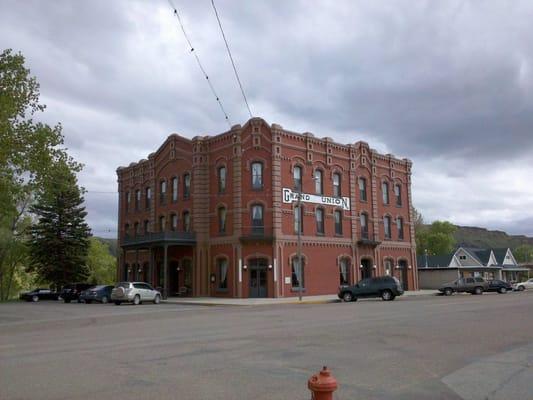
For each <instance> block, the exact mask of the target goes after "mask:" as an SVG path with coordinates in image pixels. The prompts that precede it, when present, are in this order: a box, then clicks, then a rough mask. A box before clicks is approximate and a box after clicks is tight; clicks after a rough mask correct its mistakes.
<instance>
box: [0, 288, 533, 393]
mask: <svg viewBox="0 0 533 400" xmlns="http://www.w3.org/2000/svg"><path fill="white" fill-rule="evenodd" d="M532 310H533V292H522V293H508V294H505V295H498V294H483V295H481V296H471V295H455V296H452V297H440V296H431V297H429V296H419V297H405V298H399V299H397V300H396V301H394V302H383V301H381V300H377V299H372V300H359V301H357V302H355V303H330V304H302V305H299V304H276V305H272V306H270V305H262V306H257V307H236V306H212V307H205V306H197V305H196V306H195V305H181V304H161V305H153V304H146V305H141V306H132V305H121V306H119V307H117V306H115V305H113V304H107V305H100V304H91V305H88V304H76V303H71V304H63V303H57V302H39V303H7V304H0V399H2V400H12V399H24V400H26V399H42V400H46V399H54V400H59V399H69V400H70V399H95V398H118V397H120V398H126V399H135V400H137V399H254V400H262V399H284V400H286V399H309V398H310V393H309V391H308V389H307V379H309V377H310V376H311V375H312V374H313V373H316V372H317V371H318V370H319V369H320V368H321V367H322V366H323V365H327V366H328V367H330V368H331V370H332V371H333V374H334V376H335V377H336V378H337V380H338V382H339V389H338V390H337V392H336V394H335V398H336V399H350V400H356V399H410V400H413V399H429V398H431V399H531V398H533V386H532V385H533V373H532V371H533V370H532V365H533V318H532V317H531V316H532ZM517 396H518V397H517Z"/></svg>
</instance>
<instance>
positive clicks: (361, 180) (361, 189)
mask: <svg viewBox="0 0 533 400" xmlns="http://www.w3.org/2000/svg"><path fill="white" fill-rule="evenodd" d="M366 199H367V197H366V179H365V178H359V200H361V201H366Z"/></svg>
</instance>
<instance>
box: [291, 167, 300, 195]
mask: <svg viewBox="0 0 533 400" xmlns="http://www.w3.org/2000/svg"><path fill="white" fill-rule="evenodd" d="M292 177H293V179H294V190H295V191H297V192H301V191H302V167H300V166H298V165H297V166H295V167H294V170H293V171H292Z"/></svg>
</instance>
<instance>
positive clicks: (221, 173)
mask: <svg viewBox="0 0 533 400" xmlns="http://www.w3.org/2000/svg"><path fill="white" fill-rule="evenodd" d="M218 192H219V193H225V192H226V167H220V168H219V169H218Z"/></svg>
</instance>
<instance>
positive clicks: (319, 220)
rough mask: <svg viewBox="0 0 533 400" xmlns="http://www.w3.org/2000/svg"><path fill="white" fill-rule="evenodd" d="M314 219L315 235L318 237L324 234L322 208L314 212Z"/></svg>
mask: <svg viewBox="0 0 533 400" xmlns="http://www.w3.org/2000/svg"><path fill="white" fill-rule="evenodd" d="M315 218H316V233H318V234H319V235H323V234H324V209H323V208H317V209H316V211H315Z"/></svg>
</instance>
